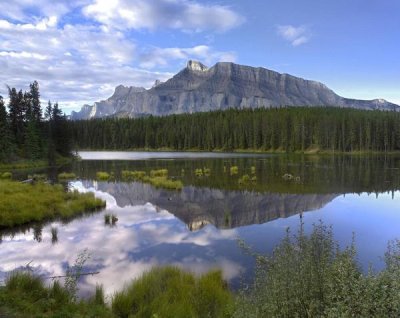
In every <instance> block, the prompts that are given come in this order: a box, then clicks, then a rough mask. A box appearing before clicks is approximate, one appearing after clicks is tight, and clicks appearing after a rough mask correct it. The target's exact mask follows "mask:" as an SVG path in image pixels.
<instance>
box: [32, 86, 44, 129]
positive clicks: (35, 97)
mask: <svg viewBox="0 0 400 318" xmlns="http://www.w3.org/2000/svg"><path fill="white" fill-rule="evenodd" d="M29 88H30V91H29V95H30V98H31V109H32V116H33V118H34V119H35V121H36V122H38V123H39V122H40V121H41V119H42V108H41V107H40V93H39V83H38V82H37V81H34V82H33V83H32V84H30V85H29Z"/></svg>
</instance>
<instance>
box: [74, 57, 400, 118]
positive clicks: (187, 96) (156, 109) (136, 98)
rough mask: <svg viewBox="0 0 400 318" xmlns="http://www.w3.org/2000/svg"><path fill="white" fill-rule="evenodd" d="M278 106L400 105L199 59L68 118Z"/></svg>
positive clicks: (121, 88)
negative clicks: (345, 95)
mask: <svg viewBox="0 0 400 318" xmlns="http://www.w3.org/2000/svg"><path fill="white" fill-rule="evenodd" d="M280 106H336V107H348V108H358V109H368V110H373V109H380V110H397V111H399V110H400V106H398V105H395V104H392V103H389V102H387V101H385V100H382V99H376V100H355V99H348V98H343V97H341V96H339V95H337V94H335V92H333V91H332V90H330V89H329V88H328V87H326V86H325V85H324V84H322V83H319V82H315V81H309V80H305V79H302V78H299V77H295V76H292V75H288V74H280V73H277V72H274V71H271V70H268V69H265V68H261V67H258V68H255V67H250V66H243V65H238V64H234V63H226V62H221V63H217V64H215V65H214V66H213V67H211V68H207V67H206V66H205V65H203V64H202V63H200V62H196V61H189V62H188V64H187V67H186V68H184V69H183V70H182V71H180V72H179V73H178V74H176V75H175V76H174V77H172V78H171V79H169V80H168V81H166V82H164V83H160V82H159V81H156V83H155V85H154V86H153V87H152V88H150V89H148V90H146V89H144V88H142V87H140V88H137V87H125V86H122V85H120V86H118V87H117V88H116V90H115V93H114V95H113V96H111V97H110V98H109V99H107V100H106V101H101V102H96V103H94V105H93V106H88V105H85V106H84V107H83V108H82V110H81V111H80V112H73V113H72V114H71V118H72V119H88V118H98V117H105V116H121V117H125V116H127V117H140V116H146V115H155V116H161V115H170V114H181V113H193V112H204V111H211V110H220V109H222V110H223V109H227V108H258V107H267V108H268V107H280ZM89 108H90V109H89Z"/></svg>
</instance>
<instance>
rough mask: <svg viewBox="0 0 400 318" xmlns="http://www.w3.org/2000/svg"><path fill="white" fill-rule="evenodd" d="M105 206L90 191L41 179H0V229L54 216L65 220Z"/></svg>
mask: <svg viewBox="0 0 400 318" xmlns="http://www.w3.org/2000/svg"><path fill="white" fill-rule="evenodd" d="M104 207H105V202H104V201H102V200H100V199H96V198H95V197H94V195H93V193H79V192H78V191H73V192H66V191H65V190H64V188H63V187H62V186H61V185H50V184H45V183H42V182H37V183H35V184H26V183H19V182H16V181H5V180H1V181H0V228H7V227H13V226H17V225H22V224H25V223H29V222H37V221H42V220H50V219H54V218H62V219H64V218H65V219H67V218H70V217H72V216H75V215H78V214H81V213H84V212H90V211H96V210H98V209H100V208H104Z"/></svg>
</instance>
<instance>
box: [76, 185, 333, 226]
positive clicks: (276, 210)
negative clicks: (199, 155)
mask: <svg viewBox="0 0 400 318" xmlns="http://www.w3.org/2000/svg"><path fill="white" fill-rule="evenodd" d="M84 185H85V187H94V186H95V185H94V183H93V181H84ZM96 189H97V190H100V191H103V192H107V193H108V194H110V195H112V196H113V197H114V198H115V201H116V203H117V205H118V206H120V207H124V206H127V205H140V204H146V203H147V202H151V203H152V204H154V205H156V206H157V207H158V208H160V209H165V210H167V211H169V212H170V213H172V214H174V215H175V216H176V217H177V218H179V219H180V220H181V221H183V222H184V223H186V225H187V227H188V228H189V229H190V230H198V229H200V228H202V227H203V226H204V225H207V224H213V225H214V226H215V227H217V228H236V227H241V226H246V225H252V224H262V223H266V222H270V221H273V220H276V219H279V218H287V217H290V216H293V215H296V214H299V213H302V212H308V211H313V210H318V209H321V208H322V207H324V206H325V205H326V204H328V203H329V202H331V201H332V200H333V199H335V198H336V197H337V196H338V194H290V193H287V194H283V193H258V192H254V191H228V190H221V189H210V188H201V187H194V186H185V187H184V188H183V189H182V191H167V190H163V189H157V188H154V187H153V186H151V185H149V184H145V183H140V182H132V183H124V182H116V183H108V182H97V183H96Z"/></svg>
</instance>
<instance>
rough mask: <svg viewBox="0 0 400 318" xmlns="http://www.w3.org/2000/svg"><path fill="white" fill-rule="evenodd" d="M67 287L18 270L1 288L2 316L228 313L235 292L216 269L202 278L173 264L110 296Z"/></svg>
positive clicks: (144, 316)
mask: <svg viewBox="0 0 400 318" xmlns="http://www.w3.org/2000/svg"><path fill="white" fill-rule="evenodd" d="M74 296H75V295H74V294H73V293H71V290H70V289H69V288H68V286H67V285H66V286H63V285H61V284H60V283H59V282H58V281H55V282H54V283H52V284H51V285H50V286H46V285H45V283H44V282H43V280H42V279H40V278H39V277H35V276H34V275H32V274H31V273H29V272H15V273H13V274H11V275H10V276H9V278H8V279H7V280H6V284H5V286H4V287H0V316H1V317H3V315H4V316H5V317H141V318H148V317H163V318H180V317H181V318H186V317H193V318H196V317H199V318H200V317H229V316H230V313H231V311H232V309H233V307H232V305H233V297H232V295H231V293H230V292H229V290H228V289H227V286H226V284H225V283H224V282H223V280H222V276H221V272H220V271H214V272H210V273H208V274H205V275H203V276H200V277H196V276H194V275H193V274H191V273H187V272H184V271H182V270H180V269H178V268H174V267H164V268H154V269H153V270H151V271H150V272H148V273H145V274H144V275H143V276H142V277H141V278H139V279H137V280H135V281H133V282H131V283H130V284H128V285H127V286H126V287H125V288H124V289H123V290H122V291H120V292H118V293H116V294H115V295H113V296H112V297H111V300H110V306H109V305H106V302H105V297H104V292H103V289H102V288H101V287H97V288H96V292H95V294H94V296H93V297H91V298H89V299H87V300H76V298H75V297H74Z"/></svg>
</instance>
